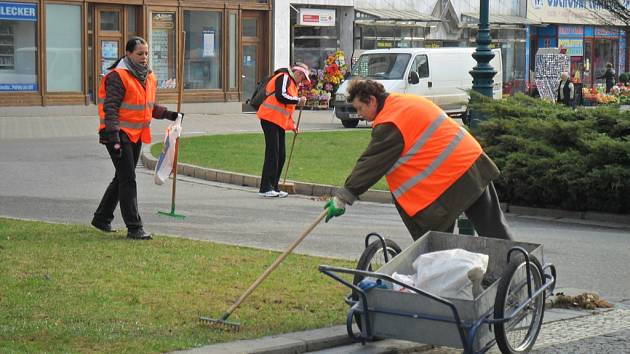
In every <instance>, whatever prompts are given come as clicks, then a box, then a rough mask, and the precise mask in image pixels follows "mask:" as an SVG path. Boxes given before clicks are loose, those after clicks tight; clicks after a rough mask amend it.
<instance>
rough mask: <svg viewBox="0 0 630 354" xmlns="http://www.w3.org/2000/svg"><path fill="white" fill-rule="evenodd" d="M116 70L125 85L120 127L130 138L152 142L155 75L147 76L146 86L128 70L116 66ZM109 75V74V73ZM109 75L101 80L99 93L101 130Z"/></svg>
mask: <svg viewBox="0 0 630 354" xmlns="http://www.w3.org/2000/svg"><path fill="white" fill-rule="evenodd" d="M112 71H115V72H117V73H118V75H119V76H120V80H121V82H122V83H123V85H124V87H125V97H124V98H123V100H122V102H121V104H120V108H119V110H118V120H119V127H120V129H121V130H123V131H124V132H125V133H126V134H127V136H129V140H131V141H132V142H134V143H135V142H137V141H138V140H142V142H143V143H147V144H148V143H150V142H151V129H150V126H151V119H152V114H153V107H154V106H155V95H156V89H157V82H156V80H155V75H154V74H153V73H150V74H149V75H148V76H147V80H146V82H145V85H144V87H143V86H142V84H140V82H139V81H138V80H137V79H136V78H135V77H134V76H133V75H132V74H131V73H129V72H128V71H127V70H125V69H122V68H116V69H114V70H112ZM108 75H109V74H108ZM106 78H107V76H105V78H103V80H102V81H101V87H100V88H99V93H98V100H97V102H98V113H99V117H100V125H99V130H100V129H103V128H104V127H105V111H104V103H105V98H106V97H105V96H106V94H107V92H106V88H105V82H106Z"/></svg>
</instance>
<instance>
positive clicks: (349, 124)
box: [341, 119, 359, 128]
mask: <svg viewBox="0 0 630 354" xmlns="http://www.w3.org/2000/svg"><path fill="white" fill-rule="evenodd" d="M341 124H343V126H344V127H345V128H356V127H357V125H359V120H358V119H342V120H341Z"/></svg>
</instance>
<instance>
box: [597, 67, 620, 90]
mask: <svg viewBox="0 0 630 354" xmlns="http://www.w3.org/2000/svg"><path fill="white" fill-rule="evenodd" d="M615 76H616V73H615V69H613V68H608V69H606V72H604V75H602V76H600V77H598V79H604V80H606V92H609V91H610V89H611V88H612V87H613V86H614V85H615V81H616V79H615Z"/></svg>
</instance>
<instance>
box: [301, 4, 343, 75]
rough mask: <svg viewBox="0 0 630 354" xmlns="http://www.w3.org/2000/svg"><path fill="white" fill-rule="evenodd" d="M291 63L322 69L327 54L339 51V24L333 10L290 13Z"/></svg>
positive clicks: (305, 10) (305, 9)
mask: <svg viewBox="0 0 630 354" xmlns="http://www.w3.org/2000/svg"><path fill="white" fill-rule="evenodd" d="M291 28H292V36H291V37H292V42H293V53H292V55H291V57H292V60H291V61H292V62H302V63H304V64H306V65H308V67H309V68H311V69H313V70H318V69H323V68H324V65H325V60H326V58H327V57H328V55H329V54H331V53H335V52H336V51H337V50H339V49H340V43H339V23H338V21H337V19H336V10H334V9H312V8H303V9H299V12H298V13H295V12H294V11H292V12H291Z"/></svg>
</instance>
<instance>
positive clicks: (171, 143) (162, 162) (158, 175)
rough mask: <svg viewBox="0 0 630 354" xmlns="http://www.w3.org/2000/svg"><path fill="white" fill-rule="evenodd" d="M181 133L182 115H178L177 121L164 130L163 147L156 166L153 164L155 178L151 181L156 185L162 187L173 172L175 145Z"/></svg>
mask: <svg viewBox="0 0 630 354" xmlns="http://www.w3.org/2000/svg"><path fill="white" fill-rule="evenodd" d="M181 133H182V115H181V114H178V115H177V119H175V121H174V122H172V123H171V124H170V125H169V126H168V127H167V128H166V134H165V135H164V146H163V148H162V152H161V153H160V157H159V158H158V161H157V164H155V176H154V178H153V181H154V182H155V184H157V185H162V184H164V182H166V180H168V177H169V176H170V175H171V172H173V161H174V160H175V144H176V143H177V139H178V138H179V136H180V135H181Z"/></svg>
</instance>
